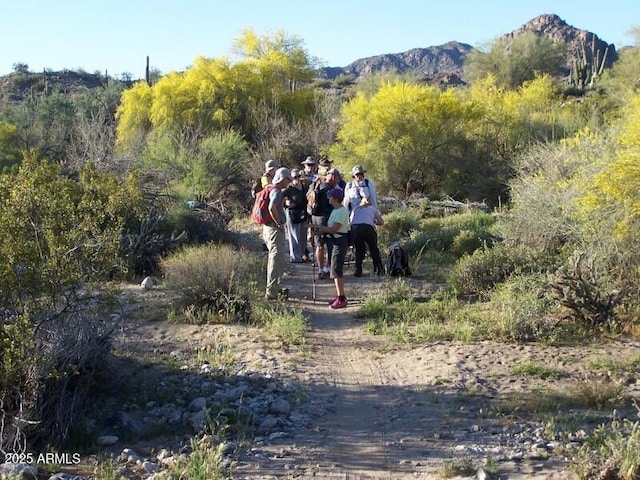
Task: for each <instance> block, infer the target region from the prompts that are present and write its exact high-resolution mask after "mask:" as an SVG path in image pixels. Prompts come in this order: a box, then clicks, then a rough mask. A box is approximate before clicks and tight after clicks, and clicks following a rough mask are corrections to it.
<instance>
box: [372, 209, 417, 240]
mask: <svg viewBox="0 0 640 480" xmlns="http://www.w3.org/2000/svg"><path fill="white" fill-rule="evenodd" d="M419 226H420V217H419V215H418V212H417V211H416V210H414V209H410V208H402V209H397V210H393V211H392V212H389V213H387V214H386V215H385V216H384V225H382V226H380V227H378V243H379V245H390V244H391V243H393V242H397V241H402V240H404V239H406V238H408V237H409V235H410V234H411V232H412V231H414V230H416V229H418V227H419Z"/></svg>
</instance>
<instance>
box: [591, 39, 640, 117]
mask: <svg viewBox="0 0 640 480" xmlns="http://www.w3.org/2000/svg"><path fill="white" fill-rule="evenodd" d="M600 86H601V87H602V88H604V89H605V91H606V92H607V94H608V95H607V96H608V97H609V98H611V99H612V101H614V102H616V103H617V104H619V105H626V104H627V103H628V102H630V101H631V99H632V98H633V97H634V96H635V95H636V94H637V92H638V89H639V88H640V46H639V45H637V44H636V45H635V46H633V47H629V48H625V49H624V50H621V51H620V52H618V60H617V61H616V62H615V63H614V64H613V67H612V68H611V69H608V70H606V71H605V72H604V74H603V76H602V80H601V81H600Z"/></svg>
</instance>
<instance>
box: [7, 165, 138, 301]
mask: <svg viewBox="0 0 640 480" xmlns="http://www.w3.org/2000/svg"><path fill="white" fill-rule="evenodd" d="M140 202H141V195H140V193H139V191H138V190H137V187H136V179H135V177H134V176H131V177H130V178H129V179H128V180H127V181H126V182H125V183H124V184H120V183H119V182H118V181H117V179H116V178H114V177H112V176H110V175H106V174H103V173H100V172H98V171H97V170H96V169H95V168H94V167H92V166H91V165H89V166H87V167H86V168H85V169H84V170H83V172H82V174H81V176H80V179H79V181H75V180H72V179H70V178H67V177H64V176H63V175H61V173H60V169H59V168H58V167H57V166H55V165H52V164H49V163H47V162H41V161H38V160H36V159H35V158H31V157H29V158H27V159H25V160H24V162H23V164H22V166H21V167H20V170H19V171H18V173H17V174H15V175H4V176H0V205H2V208H1V209H0V251H1V252H2V254H1V255H2V260H3V261H2V262H1V263H2V266H0V287H1V288H0V291H1V292H2V293H1V294H0V298H1V299H2V300H3V303H4V304H5V305H17V304H21V303H22V302H24V301H25V300H26V299H36V298H38V297H39V296H40V295H41V294H43V293H47V295H50V296H53V297H55V296H57V295H60V294H62V293H63V292H64V291H65V290H66V289H67V288H69V287H72V286H77V285H79V284H80V283H81V282H84V281H87V280H96V279H100V278H107V277H110V276H112V275H114V274H116V273H118V272H119V271H121V268H122V264H121V262H120V260H119V257H118V248H119V244H120V235H121V232H122V229H123V226H124V224H125V222H126V221H127V220H128V219H129V218H133V217H135V216H136V215H137V210H136V208H138V207H139V205H140Z"/></svg>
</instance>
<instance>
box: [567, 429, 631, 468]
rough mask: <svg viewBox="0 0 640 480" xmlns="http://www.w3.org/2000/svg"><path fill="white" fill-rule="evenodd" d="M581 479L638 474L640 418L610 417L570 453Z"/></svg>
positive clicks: (573, 465)
mask: <svg viewBox="0 0 640 480" xmlns="http://www.w3.org/2000/svg"><path fill="white" fill-rule="evenodd" d="M571 462H572V467H573V468H572V469H573V470H574V471H575V472H576V473H577V474H578V476H579V478H581V479H589V478H605V477H613V476H615V477H616V478H621V479H623V480H635V479H637V478H638V475H640V421H635V422H633V421H631V420H629V419H623V420H619V419H617V418H615V419H613V421H611V422H610V423H606V424H602V425H600V426H599V427H598V428H597V429H596V430H594V432H593V433H592V434H591V435H590V436H589V437H588V438H587V441H586V442H584V443H583V444H582V445H580V447H578V449H577V450H576V451H575V452H574V453H573V455H572V456H571Z"/></svg>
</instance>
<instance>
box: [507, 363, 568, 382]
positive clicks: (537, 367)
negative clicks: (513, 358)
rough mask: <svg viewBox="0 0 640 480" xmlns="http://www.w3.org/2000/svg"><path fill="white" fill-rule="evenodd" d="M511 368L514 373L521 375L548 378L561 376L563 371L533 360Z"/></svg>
mask: <svg viewBox="0 0 640 480" xmlns="http://www.w3.org/2000/svg"><path fill="white" fill-rule="evenodd" d="M509 370H511V373H513V374H514V375H519V376H521V377H538V378H542V379H546V378H559V377H560V376H562V371H560V370H557V369H555V368H550V367H547V366H546V365H543V364H541V363H537V362H532V361H525V362H520V363H517V364H515V365H512V366H511V367H510V368H509Z"/></svg>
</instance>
